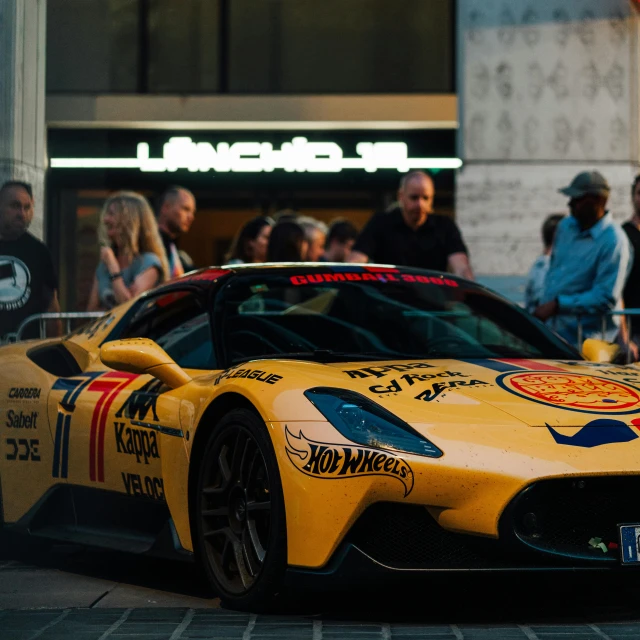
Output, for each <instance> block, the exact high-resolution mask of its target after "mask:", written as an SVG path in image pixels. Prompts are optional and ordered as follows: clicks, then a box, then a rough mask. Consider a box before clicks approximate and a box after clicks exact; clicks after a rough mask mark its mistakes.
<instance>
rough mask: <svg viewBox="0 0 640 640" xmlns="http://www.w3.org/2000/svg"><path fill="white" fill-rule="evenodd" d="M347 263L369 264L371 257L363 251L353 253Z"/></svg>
mask: <svg viewBox="0 0 640 640" xmlns="http://www.w3.org/2000/svg"><path fill="white" fill-rule="evenodd" d="M347 262H369V256H368V255H367V254H366V253H362V251H352V252H351V253H350V254H349V259H348V260H347Z"/></svg>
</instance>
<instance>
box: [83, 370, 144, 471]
mask: <svg viewBox="0 0 640 640" xmlns="http://www.w3.org/2000/svg"><path fill="white" fill-rule="evenodd" d="M137 377H138V374H135V373H124V372H121V371H110V372H109V373H105V374H104V375H102V376H100V378H98V379H97V380H95V381H94V382H92V383H91V384H90V385H89V386H88V387H87V391H97V392H98V393H101V394H102V395H101V396H100V398H99V400H98V402H96V406H95V408H94V410H93V415H92V416H91V437H90V440H89V477H90V479H91V481H92V482H95V481H96V480H97V481H98V482H104V431H105V425H106V422H107V415H108V414H109V409H110V408H111V405H112V404H113V401H114V400H115V398H116V396H117V395H118V394H119V393H120V391H122V389H124V388H125V387H126V386H127V385H128V384H129V383H130V382H131V381H132V380H134V379H135V378H137ZM96 467H97V473H96Z"/></svg>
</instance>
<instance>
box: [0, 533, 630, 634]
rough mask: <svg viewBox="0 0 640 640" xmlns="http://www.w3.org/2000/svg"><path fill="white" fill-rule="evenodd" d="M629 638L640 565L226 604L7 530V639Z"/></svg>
mask: <svg viewBox="0 0 640 640" xmlns="http://www.w3.org/2000/svg"><path fill="white" fill-rule="evenodd" d="M107 638H108V639H110V640H178V639H196V638H197V639H198V640H205V639H212V640H213V639H215V640H224V639H225V638H228V639H231V638H233V639H238V640H249V639H251V638H255V639H258V638H263V639H265V640H271V639H274V640H275V639H277V638H282V639H284V640H289V639H294V638H296V639H297V638H308V639H309V640H322V639H326V640H341V639H342V638H345V639H355V640H370V639H374V638H375V639H384V640H390V639H402V640H418V639H420V638H424V639H428V640H440V639H445V638H448V639H452V640H465V639H468V640H494V639H495V640H501V639H503V638H504V639H508V640H515V639H516V638H522V639H527V640H560V639H561V640H569V639H571V638H576V639H579V640H591V639H594V640H596V639H597V640H603V639H604V640H607V639H609V640H631V639H632V638H633V639H636V638H640V573H635V572H631V573H629V574H627V575H626V576H622V577H618V576H614V575H577V576H564V575H563V576H559V575H557V576H556V575H554V576H552V577H549V576H546V577H545V576H541V575H532V574H526V575H523V574H520V575H517V576H511V577H509V576H508V575H497V574H491V575H487V574H485V575H484V576H474V577H471V576H468V575H461V574H456V575H449V576H445V577H441V576H437V577H433V578H429V579H428V580H427V581H424V580H422V581H420V582H414V583H406V584H405V583H403V584H402V585H401V588H397V587H396V588H389V587H388V585H384V584H380V585H367V590H366V591H364V590H363V589H352V590H351V591H350V592H345V593H316V594H310V593H309V594H296V595H295V596H291V597H289V598H288V599H286V600H284V601H283V602H282V603H280V604H279V605H278V608H277V609H276V611H275V612H274V613H273V614H271V615H254V614H249V613H241V612H236V611H231V610H227V609H224V608H221V606H220V602H219V600H218V599H216V598H215V597H214V594H212V593H211V591H210V589H209V587H208V586H207V585H206V584H205V583H204V582H203V581H202V579H201V578H200V577H199V574H198V573H197V572H196V571H195V570H194V567H193V566H192V565H187V564H182V563H171V562H168V561H163V560H158V559H151V558H140V557H136V556H130V555H127V554H118V553H115V552H104V551H96V550H90V549H85V548H83V547H75V546H73V545H55V546H54V547H53V548H45V549H44V550H43V549H41V548H40V547H37V546H33V545H27V546H24V547H21V548H17V547H8V546H7V545H6V544H5V545H3V540H2V538H1V537H0V640H36V639H39V640H106V639H107Z"/></svg>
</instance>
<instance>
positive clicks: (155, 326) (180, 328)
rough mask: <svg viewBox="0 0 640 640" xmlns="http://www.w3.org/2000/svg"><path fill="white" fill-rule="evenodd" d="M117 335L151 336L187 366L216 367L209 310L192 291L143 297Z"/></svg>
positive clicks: (194, 367) (122, 336)
mask: <svg viewBox="0 0 640 640" xmlns="http://www.w3.org/2000/svg"><path fill="white" fill-rule="evenodd" d="M120 337H121V338H150V339H151V340H154V341H155V342H157V343H158V344H159V345H160V346H161V347H162V348H163V349H164V350H165V351H166V352H167V353H168V354H169V355H170V356H171V357H172V358H173V359H174V360H175V361H176V362H177V363H178V364H179V365H180V366H181V367H184V368H186V369H214V368H215V361H214V355H213V343H212V341H211V324H210V320H209V313H208V312H207V310H206V308H205V306H204V304H203V303H202V301H201V300H200V299H199V298H198V297H197V296H196V295H195V294H194V293H191V292H186V291H179V292H174V293H166V294H163V295H161V296H157V297H154V298H151V299H149V300H146V301H145V302H144V303H143V304H142V305H141V306H140V308H139V309H138V310H137V311H136V313H135V315H134V316H133V318H132V320H131V323H130V324H129V327H128V328H127V329H126V330H125V331H123V333H122V334H121V335H120Z"/></svg>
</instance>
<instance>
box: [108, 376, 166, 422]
mask: <svg viewBox="0 0 640 640" xmlns="http://www.w3.org/2000/svg"><path fill="white" fill-rule="evenodd" d="M161 387H162V382H161V381H160V380H156V379H151V380H149V382H145V383H144V384H143V385H142V386H141V387H140V388H139V389H136V390H135V391H133V392H132V393H131V395H130V396H129V397H128V398H127V399H126V400H125V402H124V404H123V405H122V406H121V407H120V408H119V409H118V411H116V418H122V417H123V416H124V417H125V418H129V420H136V419H137V420H140V421H141V422H144V420H146V418H147V414H148V413H149V410H151V411H152V415H153V420H154V422H158V414H157V412H156V404H157V402H158V395H159V394H160V388H161Z"/></svg>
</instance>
